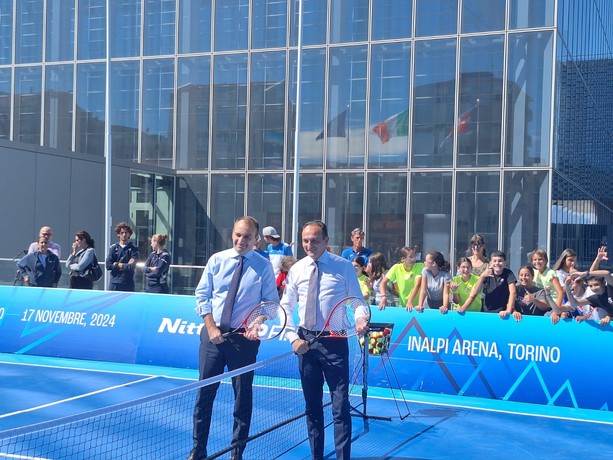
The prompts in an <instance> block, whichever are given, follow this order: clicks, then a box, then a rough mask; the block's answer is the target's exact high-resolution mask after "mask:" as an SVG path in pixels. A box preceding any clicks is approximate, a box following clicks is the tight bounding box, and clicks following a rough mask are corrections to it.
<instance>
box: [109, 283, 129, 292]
mask: <svg viewBox="0 0 613 460" xmlns="http://www.w3.org/2000/svg"><path fill="white" fill-rule="evenodd" d="M109 291H122V292H134V280H132V281H124V282H123V283H109Z"/></svg>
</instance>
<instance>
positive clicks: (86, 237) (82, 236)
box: [75, 230, 96, 248]
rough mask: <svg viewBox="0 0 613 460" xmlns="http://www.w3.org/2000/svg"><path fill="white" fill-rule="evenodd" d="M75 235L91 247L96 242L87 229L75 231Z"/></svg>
mask: <svg viewBox="0 0 613 460" xmlns="http://www.w3.org/2000/svg"><path fill="white" fill-rule="evenodd" d="M75 236H76V237H77V238H79V239H80V240H85V242H86V243H87V245H88V246H89V247H90V248H93V247H94V246H95V244H96V243H95V242H94V239H93V238H92V237H91V236H90V235H89V233H87V232H86V231H85V230H80V231H78V232H77V233H75Z"/></svg>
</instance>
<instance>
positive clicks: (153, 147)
mask: <svg viewBox="0 0 613 460" xmlns="http://www.w3.org/2000/svg"><path fill="white" fill-rule="evenodd" d="M174 87H175V65H174V60H173V59H155V60H147V61H144V64H143V122H142V140H141V145H142V159H141V161H142V162H143V163H149V164H155V165H158V166H164V167H167V168H172V144H173V134H174V132H173V126H172V122H173V113H174V112H173V103H174V99H175V97H174Z"/></svg>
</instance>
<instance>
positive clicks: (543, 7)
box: [509, 0, 555, 29]
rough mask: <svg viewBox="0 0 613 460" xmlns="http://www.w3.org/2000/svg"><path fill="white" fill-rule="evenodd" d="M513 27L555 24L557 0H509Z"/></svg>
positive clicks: (524, 27) (521, 27)
mask: <svg viewBox="0 0 613 460" xmlns="http://www.w3.org/2000/svg"><path fill="white" fill-rule="evenodd" d="M509 3H510V5H511V7H510V9H511V18H510V23H511V28H512V29H526V28H528V27H542V26H551V25H553V18H554V7H555V0H509Z"/></svg>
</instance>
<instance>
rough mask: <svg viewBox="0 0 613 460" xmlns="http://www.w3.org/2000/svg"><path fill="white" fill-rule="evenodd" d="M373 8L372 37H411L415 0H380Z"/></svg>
mask: <svg viewBox="0 0 613 460" xmlns="http://www.w3.org/2000/svg"><path fill="white" fill-rule="evenodd" d="M374 4H375V7H374V8H373V9H372V16H373V17H372V39H373V40H385V39H389V38H409V37H411V35H412V31H411V23H412V20H413V17H412V15H413V0H379V1H377V2H375V3H374Z"/></svg>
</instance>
